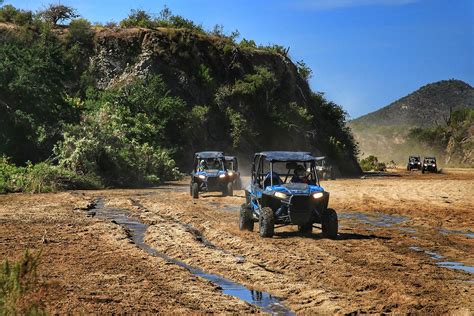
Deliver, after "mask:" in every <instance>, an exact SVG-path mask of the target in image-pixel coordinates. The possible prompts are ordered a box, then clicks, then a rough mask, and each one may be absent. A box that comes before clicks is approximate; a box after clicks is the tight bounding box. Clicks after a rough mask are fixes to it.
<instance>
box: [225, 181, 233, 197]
mask: <svg viewBox="0 0 474 316" xmlns="http://www.w3.org/2000/svg"><path fill="white" fill-rule="evenodd" d="M224 195H228V196H234V185H233V184H232V182H229V183H227V186H226V194H224Z"/></svg>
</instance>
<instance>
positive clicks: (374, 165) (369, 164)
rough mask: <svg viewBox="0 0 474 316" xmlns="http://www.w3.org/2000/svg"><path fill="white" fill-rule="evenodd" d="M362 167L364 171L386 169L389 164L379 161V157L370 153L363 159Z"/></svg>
mask: <svg viewBox="0 0 474 316" xmlns="http://www.w3.org/2000/svg"><path fill="white" fill-rule="evenodd" d="M359 164H360V167H361V168H362V170H363V171H386V170H387V166H386V165H385V163H383V162H379V160H378V159H377V157H375V156H373V155H370V156H368V157H367V158H364V159H362V160H361V161H360V162H359Z"/></svg>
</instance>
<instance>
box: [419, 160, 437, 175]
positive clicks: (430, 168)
mask: <svg viewBox="0 0 474 316" xmlns="http://www.w3.org/2000/svg"><path fill="white" fill-rule="evenodd" d="M421 172H422V173H425V172H435V173H437V172H438V166H437V164H436V158H435V157H425V158H424V159H423V167H422V169H421Z"/></svg>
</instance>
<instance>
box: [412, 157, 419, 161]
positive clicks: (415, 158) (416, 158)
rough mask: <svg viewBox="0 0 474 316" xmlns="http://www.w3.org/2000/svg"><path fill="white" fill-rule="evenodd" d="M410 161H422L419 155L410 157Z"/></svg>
mask: <svg viewBox="0 0 474 316" xmlns="http://www.w3.org/2000/svg"><path fill="white" fill-rule="evenodd" d="M410 161H411V162H418V161H420V158H418V157H410Z"/></svg>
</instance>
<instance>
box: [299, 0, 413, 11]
mask: <svg viewBox="0 0 474 316" xmlns="http://www.w3.org/2000/svg"><path fill="white" fill-rule="evenodd" d="M418 1H419V0H296V1H294V2H293V4H294V5H296V6H297V7H298V8H302V9H312V10H332V9H341V8H349V7H360V6H399V5H406V4H410V3H414V2H418Z"/></svg>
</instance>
